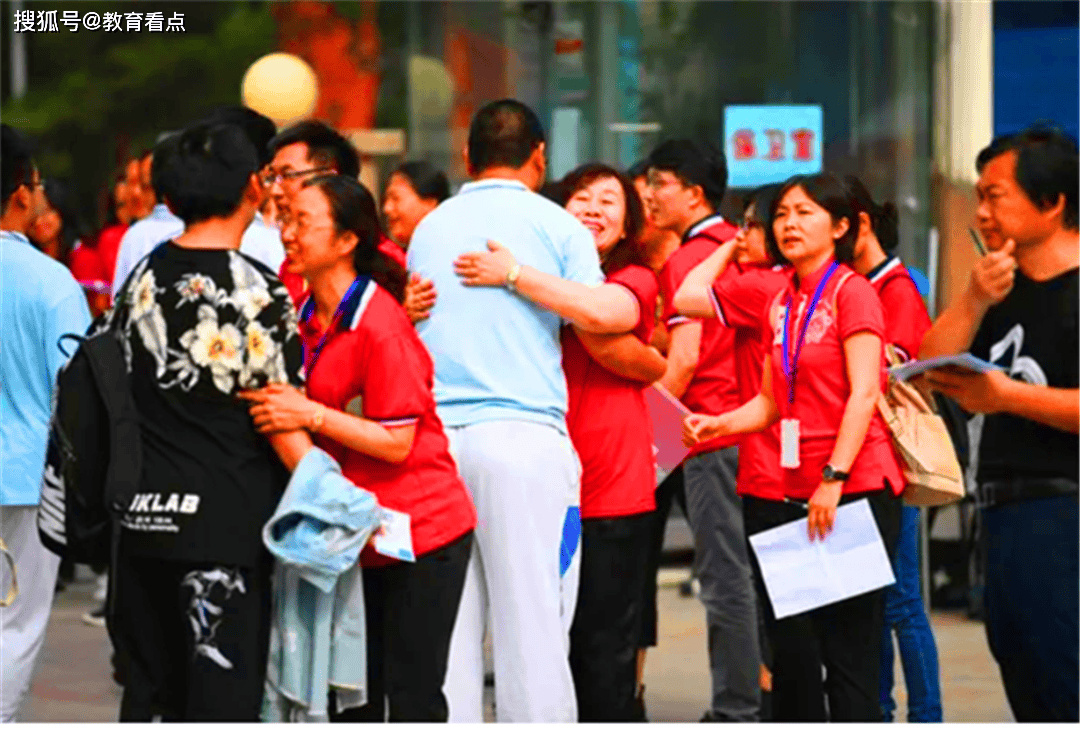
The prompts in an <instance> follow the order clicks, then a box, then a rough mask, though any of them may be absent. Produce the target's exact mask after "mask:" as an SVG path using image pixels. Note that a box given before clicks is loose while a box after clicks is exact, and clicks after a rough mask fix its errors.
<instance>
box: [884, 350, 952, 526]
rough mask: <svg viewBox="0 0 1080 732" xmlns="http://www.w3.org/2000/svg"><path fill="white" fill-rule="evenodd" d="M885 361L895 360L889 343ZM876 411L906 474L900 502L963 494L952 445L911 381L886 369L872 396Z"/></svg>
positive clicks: (933, 502)
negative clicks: (883, 384) (881, 389)
mask: <svg viewBox="0 0 1080 732" xmlns="http://www.w3.org/2000/svg"><path fill="white" fill-rule="evenodd" d="M885 354H886V360H887V361H888V364H889V365H890V366H896V365H898V364H899V363H900V362H901V361H900V358H899V357H898V356H897V355H896V351H895V350H893V347H892V344H887V345H886V347H885ZM878 411H879V412H880V413H881V416H882V418H883V419H884V420H885V424H886V425H887V426H888V428H889V432H890V433H891V435H892V441H893V446H894V447H895V448H896V454H897V455H898V456H899V457H900V467H901V468H902V469H903V471H904V478H905V479H906V480H907V488H905V489H904V502H905V503H907V504H908V505H910V506H943V505H945V504H947V503H954V502H955V501H959V500H960V499H961V498H963V497H964V472H963V470H961V469H960V461H959V460H957V458H956V449H955V448H954V447H953V443H952V438H951V437H950V436H949V430H948V428H947V427H946V426H945V420H943V419H942V418H941V417H940V416H939V415H938V413H937V410H935V409H934V407H933V402H931V401H930V400H928V399H927V398H926V397H924V396H923V394H922V392H920V391H919V390H918V389H916V388H915V387H914V386H913V385H911V384H909V383H907V382H905V381H900V380H899V379H896V378H895V377H894V376H893V375H892V374H889V385H888V388H887V389H886V391H885V393H884V394H882V395H881V396H880V397H878Z"/></svg>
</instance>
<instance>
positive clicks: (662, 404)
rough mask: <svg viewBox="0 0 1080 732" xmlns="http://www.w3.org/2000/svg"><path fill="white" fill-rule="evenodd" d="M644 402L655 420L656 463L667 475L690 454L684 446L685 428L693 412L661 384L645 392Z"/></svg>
mask: <svg viewBox="0 0 1080 732" xmlns="http://www.w3.org/2000/svg"><path fill="white" fill-rule="evenodd" d="M645 403H646V404H648V405H649V417H650V418H651V419H652V433H653V451H654V452H655V453H656V464H657V466H658V467H659V468H660V469H661V470H663V471H664V472H665V473H670V472H671V471H672V470H674V469H675V468H676V467H678V465H679V463H681V462H682V460H683V458H684V457H686V453H687V452H689V450H687V449H686V448H685V447H683V444H682V425H683V418H684V417H685V416H686V415H688V414H690V410H689V409H687V408H686V407H685V406H684V405H683V403H682V402H680V401H679V400H678V399H676V398H675V396H674V395H673V394H672V393H671V392H669V391H668V390H667V389H665V388H664V387H662V386H660V385H659V384H653V385H652V386H651V387H649V388H648V389H646V390H645Z"/></svg>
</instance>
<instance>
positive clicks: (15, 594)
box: [0, 539, 19, 607]
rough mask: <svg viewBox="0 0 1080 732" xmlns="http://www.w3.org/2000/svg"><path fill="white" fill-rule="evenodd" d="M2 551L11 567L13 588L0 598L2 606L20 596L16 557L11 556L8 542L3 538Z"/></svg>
mask: <svg viewBox="0 0 1080 732" xmlns="http://www.w3.org/2000/svg"><path fill="white" fill-rule="evenodd" d="M0 553H2V554H3V555H4V559H6V560H7V563H8V567H10V569H11V589H10V590H8V592H7V595H6V596H5V597H4V599H3V600H0V607H8V606H9V605H11V603H13V602H15V598H16V597H18V596H19V579H18V577H17V576H16V575H15V557H13V556H11V552H10V551H8V548H7V544H5V543H4V540H3V539H0Z"/></svg>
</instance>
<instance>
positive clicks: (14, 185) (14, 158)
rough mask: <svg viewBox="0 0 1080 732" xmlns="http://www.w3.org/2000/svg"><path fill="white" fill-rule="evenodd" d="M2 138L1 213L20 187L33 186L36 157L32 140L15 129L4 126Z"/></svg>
mask: <svg viewBox="0 0 1080 732" xmlns="http://www.w3.org/2000/svg"><path fill="white" fill-rule="evenodd" d="M0 138H2V139H0V155H2V165H0V195H2V196H3V205H2V206H0V211H3V210H5V209H7V205H8V203H9V202H10V200H11V196H12V195H13V194H14V193H15V191H17V190H19V187H20V186H23V185H25V186H26V187H27V188H30V187H31V186H32V185H33V181H34V156H33V145H32V144H31V143H30V138H28V137H27V136H26V135H24V134H23V133H22V132H19V131H18V130H16V129H15V128H14V127H9V126H8V125H3V126H2V132H0Z"/></svg>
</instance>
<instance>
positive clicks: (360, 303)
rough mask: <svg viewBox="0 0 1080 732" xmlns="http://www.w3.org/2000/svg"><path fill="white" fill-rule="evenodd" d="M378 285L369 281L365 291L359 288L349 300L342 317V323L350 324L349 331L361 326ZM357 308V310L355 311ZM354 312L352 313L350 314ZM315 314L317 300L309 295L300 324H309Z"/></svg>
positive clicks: (300, 311)
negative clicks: (361, 320)
mask: <svg viewBox="0 0 1080 732" xmlns="http://www.w3.org/2000/svg"><path fill="white" fill-rule="evenodd" d="M377 287H378V285H376V284H375V280H373V279H368V282H367V286H366V287H364V289H363V290H360V289H359V288H357V291H356V292H354V293H353V294H352V296H351V297H350V298H349V302H348V303H347V304H346V305H345V308H344V312H343V313H342V315H344V316H345V317H343V318H342V322H344V321H346V320H347V321H348V322H349V330H356V326H358V325H360V319H361V318H363V317H364V311H365V310H367V306H368V304H369V303H371V298H372V297H373V296H374V295H375V290H376V288H377ZM353 308H355V310H354V309H353ZM350 311H352V312H350ZM314 313H315V300H314V299H312V296H311V294H310V293H309V294H308V296H307V297H306V298H304V302H303V303H301V304H300V308H299V314H300V322H301V323H303V324H305V325H306V324H307V323H308V321H309V320H310V319H311V318H312V316H313V315H314ZM338 330H342V327H341V324H338Z"/></svg>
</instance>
